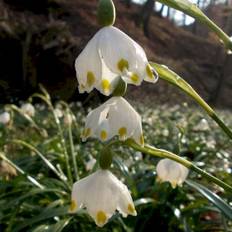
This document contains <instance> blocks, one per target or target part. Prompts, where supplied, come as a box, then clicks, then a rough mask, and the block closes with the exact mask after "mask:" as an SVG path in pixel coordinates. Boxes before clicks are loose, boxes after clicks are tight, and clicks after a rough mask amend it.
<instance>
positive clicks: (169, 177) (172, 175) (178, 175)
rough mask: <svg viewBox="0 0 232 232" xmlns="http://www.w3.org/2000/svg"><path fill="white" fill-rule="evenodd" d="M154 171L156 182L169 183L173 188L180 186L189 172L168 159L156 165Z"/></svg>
mask: <svg viewBox="0 0 232 232" xmlns="http://www.w3.org/2000/svg"><path fill="white" fill-rule="evenodd" d="M156 171H157V175H158V181H160V182H165V181H168V182H170V183H171V185H172V187H173V188H175V187H176V186H177V185H180V186H181V185H182V183H183V182H184V181H185V179H186V178H187V176H188V172H189V170H188V169H187V168H186V167H184V166H183V165H181V164H179V163H177V162H175V161H173V160H170V159H162V160H160V161H159V162H158V164H157V167H156Z"/></svg>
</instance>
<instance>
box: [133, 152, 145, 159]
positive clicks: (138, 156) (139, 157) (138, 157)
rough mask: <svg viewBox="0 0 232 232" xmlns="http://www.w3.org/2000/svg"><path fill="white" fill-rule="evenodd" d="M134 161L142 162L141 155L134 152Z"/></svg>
mask: <svg viewBox="0 0 232 232" xmlns="http://www.w3.org/2000/svg"><path fill="white" fill-rule="evenodd" d="M134 157H135V160H137V161H138V160H142V159H143V154H142V153H141V152H140V151H136V152H135V154H134Z"/></svg>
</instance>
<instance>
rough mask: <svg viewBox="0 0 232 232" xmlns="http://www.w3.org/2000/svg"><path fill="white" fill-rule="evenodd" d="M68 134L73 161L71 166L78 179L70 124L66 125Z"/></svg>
mask: <svg viewBox="0 0 232 232" xmlns="http://www.w3.org/2000/svg"><path fill="white" fill-rule="evenodd" d="M68 135H69V141H70V148H71V154H72V162H73V167H74V174H75V179H76V180H78V179H79V176H78V170H77V161H76V157H75V151H74V145H73V136H72V125H71V124H70V125H69V126H68Z"/></svg>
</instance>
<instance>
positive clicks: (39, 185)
mask: <svg viewBox="0 0 232 232" xmlns="http://www.w3.org/2000/svg"><path fill="white" fill-rule="evenodd" d="M0 158H2V159H3V160H4V161H6V162H7V163H8V164H9V165H10V166H12V167H13V168H15V169H16V170H17V171H18V172H19V173H21V174H22V175H26V177H27V179H28V180H29V181H30V182H31V183H32V184H33V185H35V186H36V187H38V188H40V189H44V186H43V185H41V184H40V183H39V182H38V181H37V180H36V179H35V178H33V177H32V176H30V175H28V174H26V173H25V172H24V171H23V170H22V169H21V168H20V167H18V166H17V165H16V164H14V163H13V162H12V161H11V160H9V159H8V158H7V157H6V156H5V155H4V154H3V153H0Z"/></svg>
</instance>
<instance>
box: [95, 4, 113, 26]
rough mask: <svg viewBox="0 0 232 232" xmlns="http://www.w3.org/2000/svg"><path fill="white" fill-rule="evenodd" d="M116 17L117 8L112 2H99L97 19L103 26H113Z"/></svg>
mask: <svg viewBox="0 0 232 232" xmlns="http://www.w3.org/2000/svg"><path fill="white" fill-rule="evenodd" d="M115 15H116V12H115V6H114V3H113V1H112V0H99V4H98V10H97V18H98V23H99V24H100V25H101V26H111V25H113V24H114V21H115Z"/></svg>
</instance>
